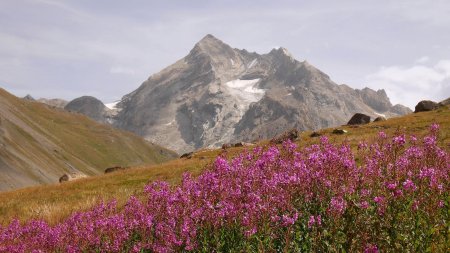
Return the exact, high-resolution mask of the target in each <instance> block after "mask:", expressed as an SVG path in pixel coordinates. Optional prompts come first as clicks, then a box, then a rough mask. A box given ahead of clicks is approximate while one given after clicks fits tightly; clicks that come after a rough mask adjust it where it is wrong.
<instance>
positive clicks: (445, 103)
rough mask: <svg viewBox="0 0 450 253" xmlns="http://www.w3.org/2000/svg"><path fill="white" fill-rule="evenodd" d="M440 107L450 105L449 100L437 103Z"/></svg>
mask: <svg viewBox="0 0 450 253" xmlns="http://www.w3.org/2000/svg"><path fill="white" fill-rule="evenodd" d="M439 105H440V106H447V105H450V98H447V99H445V100H442V101H441V102H439Z"/></svg>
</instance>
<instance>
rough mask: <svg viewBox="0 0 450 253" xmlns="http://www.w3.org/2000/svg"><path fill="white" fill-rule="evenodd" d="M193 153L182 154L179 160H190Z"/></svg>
mask: <svg viewBox="0 0 450 253" xmlns="http://www.w3.org/2000/svg"><path fill="white" fill-rule="evenodd" d="M193 154H194V152H189V153H184V154H182V155H181V156H180V158H186V159H191V158H192V155H193Z"/></svg>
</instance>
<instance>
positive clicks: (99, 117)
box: [64, 96, 108, 123]
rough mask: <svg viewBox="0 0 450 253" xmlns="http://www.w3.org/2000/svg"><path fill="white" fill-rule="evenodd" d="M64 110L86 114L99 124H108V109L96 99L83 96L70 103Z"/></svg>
mask: <svg viewBox="0 0 450 253" xmlns="http://www.w3.org/2000/svg"><path fill="white" fill-rule="evenodd" d="M64 109H65V110H67V111H70V112H77V113H81V114H84V115H86V116H88V117H89V118H91V119H93V120H95V121H97V122H101V123H108V120H107V119H108V108H107V107H106V106H105V105H104V104H103V103H102V101H100V100H98V99H96V98H95V97H91V96H82V97H79V98H76V99H74V100H72V101H70V102H69V103H68V104H67V105H66V106H65V107H64Z"/></svg>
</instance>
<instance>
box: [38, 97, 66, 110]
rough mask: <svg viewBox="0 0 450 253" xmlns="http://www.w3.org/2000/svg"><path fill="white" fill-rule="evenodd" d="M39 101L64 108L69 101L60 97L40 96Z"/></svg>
mask: <svg viewBox="0 0 450 253" xmlns="http://www.w3.org/2000/svg"><path fill="white" fill-rule="evenodd" d="M37 101H38V102H40V103H43V104H46V105H49V106H53V107H57V108H64V107H65V106H66V105H67V104H68V103H69V102H67V101H66V100H64V99H60V98H50V99H47V98H40V99H38V100H37Z"/></svg>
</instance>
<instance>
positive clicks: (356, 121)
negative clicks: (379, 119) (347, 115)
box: [347, 113, 370, 125]
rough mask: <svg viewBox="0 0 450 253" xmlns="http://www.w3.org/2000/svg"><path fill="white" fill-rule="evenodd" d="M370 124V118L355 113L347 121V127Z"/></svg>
mask: <svg viewBox="0 0 450 253" xmlns="http://www.w3.org/2000/svg"><path fill="white" fill-rule="evenodd" d="M367 123H370V116H368V115H365V114H363V113H355V115H353V117H352V118H351V119H350V120H349V121H348V123H347V125H363V124H367Z"/></svg>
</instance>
